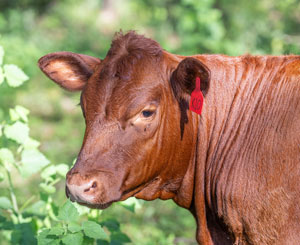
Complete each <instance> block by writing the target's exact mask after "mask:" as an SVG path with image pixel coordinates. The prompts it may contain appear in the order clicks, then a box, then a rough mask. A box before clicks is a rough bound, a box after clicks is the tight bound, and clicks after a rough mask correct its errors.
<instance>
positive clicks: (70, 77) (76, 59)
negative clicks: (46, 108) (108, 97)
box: [38, 52, 101, 91]
mask: <svg viewBox="0 0 300 245" xmlns="http://www.w3.org/2000/svg"><path fill="white" fill-rule="evenodd" d="M100 62H101V60H100V59H97V58H95V57H91V56H87V55H81V54H75V53H71V52H56V53H51V54H48V55H45V56H43V57H42V58H41V59H40V60H39V63H38V64H39V67H40V68H41V70H42V71H43V72H44V73H45V74H46V75H47V76H48V77H49V78H50V79H51V80H53V81H54V82H55V83H57V84H59V85H60V86H61V87H63V88H64V89H66V90H69V91H78V90H82V89H83V87H84V86H85V84H86V82H87V80H88V79H89V78H90V76H91V75H92V74H93V72H94V71H95V69H96V67H97V66H98V65H99V64H100Z"/></svg>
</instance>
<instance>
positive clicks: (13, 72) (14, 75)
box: [3, 65, 29, 87]
mask: <svg viewBox="0 0 300 245" xmlns="http://www.w3.org/2000/svg"><path fill="white" fill-rule="evenodd" d="M3 68H4V75H5V77H6V79H7V83H8V85H9V86H11V87H18V86H20V85H22V84H23V83H24V82H25V81H26V80H28V79H29V78H28V76H27V75H26V74H25V73H24V72H23V71H22V70H21V69H20V68H19V67H18V66H16V65H4V67H3Z"/></svg>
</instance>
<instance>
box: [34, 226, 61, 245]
mask: <svg viewBox="0 0 300 245" xmlns="http://www.w3.org/2000/svg"><path fill="white" fill-rule="evenodd" d="M49 232H50V229H45V230H43V231H42V232H40V233H39V234H38V236H37V240H38V245H58V244H59V243H60V239H58V237H57V236H55V235H49Z"/></svg>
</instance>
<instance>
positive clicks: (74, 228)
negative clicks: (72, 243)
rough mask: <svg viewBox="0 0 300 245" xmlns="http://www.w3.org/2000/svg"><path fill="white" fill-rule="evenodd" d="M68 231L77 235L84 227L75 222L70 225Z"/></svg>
mask: <svg viewBox="0 0 300 245" xmlns="http://www.w3.org/2000/svg"><path fill="white" fill-rule="evenodd" d="M68 230H69V231H71V232H72V233H75V232H78V231H81V230H82V227H81V226H80V225H78V224H77V223H75V222H70V224H69V225H68Z"/></svg>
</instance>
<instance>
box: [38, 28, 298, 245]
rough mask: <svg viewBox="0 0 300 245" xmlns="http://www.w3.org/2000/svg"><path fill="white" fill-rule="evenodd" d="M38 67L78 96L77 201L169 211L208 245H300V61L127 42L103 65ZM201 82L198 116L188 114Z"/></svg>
mask: <svg viewBox="0 0 300 245" xmlns="http://www.w3.org/2000/svg"><path fill="white" fill-rule="evenodd" d="M39 66H40V68H41V69H42V71H43V72H44V73H45V74H46V75H47V76H48V77H50V78H51V79H52V80H54V81H55V82H56V83H58V84H59V85H60V86H62V87H63V88H65V89H67V90H71V91H76V90H81V91H82V94H81V106H82V111H83V114H84V117H85V121H86V131H85V136H84V140H83V145H82V148H81V150H80V153H79V155H78V159H77V162H76V164H75V166H74V167H73V168H72V169H71V170H70V171H69V173H68V174H67V184H66V192H67V195H68V196H69V197H70V198H71V200H73V201H77V202H79V203H81V204H84V205H88V206H90V207H92V208H106V207H108V206H109V205H110V204H111V203H113V202H116V201H119V200H125V199H126V198H128V197H131V196H135V197H137V198H141V199H144V200H153V199H156V198H160V199H163V200H165V199H173V200H174V201H175V202H176V203H177V204H178V205H179V206H181V207H184V208H186V209H189V210H190V211H191V212H192V214H193V215H194V217H195V219H196V221H197V241H198V242H199V243H200V244H222V245H224V244H300V184H299V183H300V179H299V178H300V56H276V57H275V56H250V55H245V56H239V57H228V56H224V55H196V56H192V57H184V56H178V55H174V54H170V53H168V52H166V51H164V50H163V49H162V48H161V47H160V45H159V44H158V43H157V42H155V41H153V40H151V39H148V38H145V37H144V36H141V35H137V34H136V33H135V32H132V31H131V32H128V33H127V34H122V33H119V34H117V35H116V37H115V39H114V40H113V41H112V44H111V48H110V50H109V51H108V53H107V56H106V57H105V59H103V60H100V59H98V58H94V57H90V56H86V55H82V54H74V53H70V52H58V53H52V54H48V55H46V56H44V57H42V58H41V59H40V60H39ZM196 77H200V78H201V90H202V92H203V94H204V107H203V112H202V115H201V116H200V115H198V114H196V113H194V112H191V111H190V110H188V101H189V99H190V94H191V92H192V91H193V89H194V88H195V79H196Z"/></svg>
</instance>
